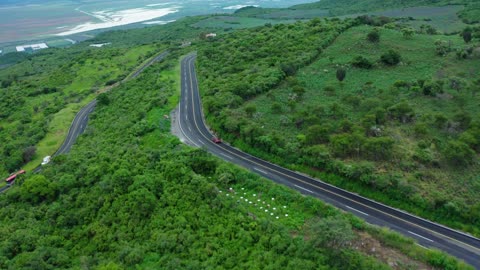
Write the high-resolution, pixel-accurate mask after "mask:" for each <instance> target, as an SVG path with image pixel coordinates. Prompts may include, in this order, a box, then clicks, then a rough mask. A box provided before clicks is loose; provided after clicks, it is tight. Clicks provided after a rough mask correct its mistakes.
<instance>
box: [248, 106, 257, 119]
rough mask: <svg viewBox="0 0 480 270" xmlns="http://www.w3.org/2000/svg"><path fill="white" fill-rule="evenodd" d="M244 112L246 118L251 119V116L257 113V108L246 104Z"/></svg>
mask: <svg viewBox="0 0 480 270" xmlns="http://www.w3.org/2000/svg"><path fill="white" fill-rule="evenodd" d="M245 112H246V113H247V115H248V117H252V116H253V114H255V113H256V112H257V106H255V105H254V104H248V105H247V106H246V107H245Z"/></svg>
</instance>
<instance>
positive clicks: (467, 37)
mask: <svg viewBox="0 0 480 270" xmlns="http://www.w3.org/2000/svg"><path fill="white" fill-rule="evenodd" d="M461 36H462V38H463V40H464V41H465V43H470V41H472V38H473V35H472V29H471V28H468V27H467V28H465V29H464V30H463V31H462V33H461Z"/></svg>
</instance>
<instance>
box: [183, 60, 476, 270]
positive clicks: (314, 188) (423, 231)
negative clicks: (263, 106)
mask: <svg viewBox="0 0 480 270" xmlns="http://www.w3.org/2000/svg"><path fill="white" fill-rule="evenodd" d="M195 58H196V55H195V54H190V55H188V56H186V57H185V58H184V59H183V60H182V63H181V99H180V105H179V116H178V121H179V127H180V130H181V132H182V135H183V137H184V138H186V139H187V140H188V141H189V143H190V144H193V145H195V146H197V147H202V148H204V149H206V150H207V151H209V152H210V153H212V154H214V155H216V156H218V157H220V158H222V159H224V160H226V161H228V162H232V163H235V164H237V165H240V166H242V167H245V168H247V169H248V170H250V171H252V172H254V173H257V174H259V175H261V176H263V177H265V178H268V179H271V180H273V181H275V182H277V183H280V184H283V185H286V186H288V187H290V188H293V189H295V190H298V191H299V192H301V193H303V194H305V195H309V196H314V197H316V198H319V199H321V200H322V201H325V202H327V203H330V204H332V205H334V206H336V207H338V208H341V209H343V210H345V211H347V212H350V213H352V214H354V215H356V216H358V217H360V218H362V219H365V220H366V221H367V222H369V223H371V224H375V225H379V226H386V227H389V228H390V229H392V230H394V231H397V232H399V233H401V234H403V235H405V236H408V237H412V238H414V239H416V240H417V242H418V244H419V245H421V246H422V247H425V248H430V247H433V248H437V249H440V250H443V251H445V252H447V253H449V254H451V255H453V256H455V257H457V258H459V259H462V260H464V261H465V262H467V263H468V264H471V265H472V266H474V267H475V268H476V269H479V270H480V239H478V238H475V237H473V236H471V235H468V234H466V233H463V232H460V231H457V230H453V229H451V228H448V227H446V226H443V225H440V224H437V223H434V222H431V221H428V220H425V219H423V218H420V217H417V216H414V215H411V214H409V213H407V212H405V211H402V210H398V209H395V208H392V207H389V206H387V205H384V204H381V203H378V202H375V201H373V200H370V199H367V198H365V197H362V196H359V195H357V194H355V193H351V192H348V191H346V190H343V189H340V188H337V187H335V186H332V185H330V184H327V183H325V182H322V181H321V180H318V179H314V178H311V177H309V176H306V175H304V174H301V173H297V172H294V171H291V170H288V169H285V168H283V167H280V166H278V165H275V164H272V163H270V162H268V161H265V160H262V159H259V158H256V157H254V156H252V155H249V154H247V153H244V152H242V151H240V150H238V149H236V148H234V147H231V146H229V145H227V144H225V143H221V144H215V143H213V142H212V141H211V138H212V137H213V134H212V133H211V132H210V131H209V129H208V128H207V126H206V125H205V122H204V118H203V114H202V107H201V100H200V94H199V91H198V82H197V78H196V73H195V65H194V62H195Z"/></svg>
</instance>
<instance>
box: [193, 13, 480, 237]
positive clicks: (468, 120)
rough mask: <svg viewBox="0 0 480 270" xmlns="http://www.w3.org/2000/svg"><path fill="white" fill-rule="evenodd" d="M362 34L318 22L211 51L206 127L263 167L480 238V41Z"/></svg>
mask: <svg viewBox="0 0 480 270" xmlns="http://www.w3.org/2000/svg"><path fill="white" fill-rule="evenodd" d="M365 22H366V23H372V21H370V19H369V18H368V17H362V18H361V19H357V20H347V21H345V22H342V23H340V22H338V21H334V22H333V23H331V22H330V23H328V22H326V21H321V20H313V21H311V22H308V23H296V24H295V25H289V26H288V27H287V26H283V27H280V26H275V27H274V28H268V27H264V28H259V29H256V30H246V31H244V32H236V33H235V34H232V35H229V36H228V37H224V38H222V39H218V40H217V41H215V42H211V43H209V44H206V45H205V46H204V48H203V49H202V50H200V52H199V68H200V70H201V72H200V75H201V80H200V82H201V85H202V87H201V89H202V91H203V93H204V108H205V112H206V114H207V118H208V119H209V120H210V123H211V125H212V127H213V128H214V129H215V130H216V131H217V132H220V133H221V134H222V136H223V137H224V138H225V139H226V140H227V141H231V142H235V145H237V146H239V147H242V148H243V149H245V150H248V151H250V152H252V153H253V154H255V155H259V156H263V157H265V158H268V159H270V160H272V161H275V162H278V163H281V164H284V165H287V166H289V167H291V168H292V169H295V170H303V171H305V172H308V173H311V174H314V175H317V176H320V177H321V178H323V179H326V180H328V181H331V182H332V183H334V184H336V185H339V186H342V187H345V188H348V189H350V190H353V191H355V192H360V193H362V194H364V195H366V196H369V197H372V198H375V199H377V200H380V201H383V202H385V203H388V204H391V205H394V206H397V207H401V208H404V209H406V210H408V211H412V212H414V213H417V214H419V215H422V216H425V217H427V218H429V219H433V220H436V221H439V222H442V223H445V224H447V225H449V226H453V227H456V228H460V229H463V230H466V231H469V232H472V233H475V234H479V233H480V231H478V228H480V226H479V225H480V223H479V222H480V216H479V215H480V211H479V209H480V200H479V198H478V196H477V194H478V193H479V192H480V182H479V180H478V175H479V174H480V166H479V162H478V161H479V159H478V153H479V150H480V149H479V148H478V144H479V141H478V138H480V133H479V131H480V129H479V127H480V126H479V125H480V123H479V122H478V118H479V113H480V110H479V108H478V104H479V102H480V100H479V95H478V90H479V89H480V88H479V81H478V78H477V77H476V74H480V61H479V59H480V55H479V54H478V50H479V48H480V47H479V43H478V39H474V41H472V42H470V43H469V44H465V42H464V40H463V39H462V38H461V37H459V36H441V35H429V34H422V33H415V31H413V30H411V31H410V30H408V29H406V28H397V27H396V26H395V25H392V24H387V25H385V26H384V27H381V28H378V27H372V26H368V25H367V26H365V25H363V23H365ZM355 23H358V24H359V25H358V26H356V25H355ZM346 28H348V30H345V29H346ZM339 33H340V34H339ZM338 34H339V35H338ZM370 34H371V35H374V36H377V37H379V39H378V41H377V40H376V39H375V40H373V39H372V41H369V40H368V39H367V37H368V36H369V35H370ZM332 35H333V36H332ZM336 35H338V37H336V38H335V36H336ZM332 37H333V38H332ZM317 38H318V40H316V39H317ZM278 39H280V40H278ZM259 40H262V42H259ZM265 41H267V42H265ZM297 41H298V42H297ZM328 41H333V43H331V42H328ZM270 42H271V43H270ZM290 43H292V45H290ZM330 43H331V44H330ZM233 44H237V45H233ZM239 44H241V46H239ZM253 44H262V45H255V46H253ZM276 44H283V45H282V47H278V46H276ZM293 44H294V45H293ZM225 48H236V49H237V50H236V51H232V49H230V50H229V51H228V54H227V53H225V52H226V49H225ZM322 48H325V49H323V50H322ZM265 51H268V52H269V53H268V54H263V52H265ZM299 56H304V57H299ZM397 58H398V59H397ZM313 59H316V60H313ZM312 61H313V63H311V62H312ZM310 63H311V64H310ZM305 65H306V67H305V68H301V67H302V66H305ZM342 67H343V69H344V70H345V71H346V78H345V80H344V81H343V82H339V81H338V80H337V78H336V72H337V70H338V69H341V68H342ZM240 78H242V79H240ZM279 127H281V128H279ZM325 173H334V174H335V175H337V176H341V178H339V177H334V176H329V175H326V174H325Z"/></svg>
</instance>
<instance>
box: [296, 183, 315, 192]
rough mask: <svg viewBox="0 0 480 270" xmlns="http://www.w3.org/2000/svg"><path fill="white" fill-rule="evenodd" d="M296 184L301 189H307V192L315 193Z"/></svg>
mask: <svg viewBox="0 0 480 270" xmlns="http://www.w3.org/2000/svg"><path fill="white" fill-rule="evenodd" d="M294 186H296V187H297V188H299V189H302V190H305V191H307V192H310V193H314V192H313V191H311V190H310V189H306V188H304V187H301V186H299V185H294Z"/></svg>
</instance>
